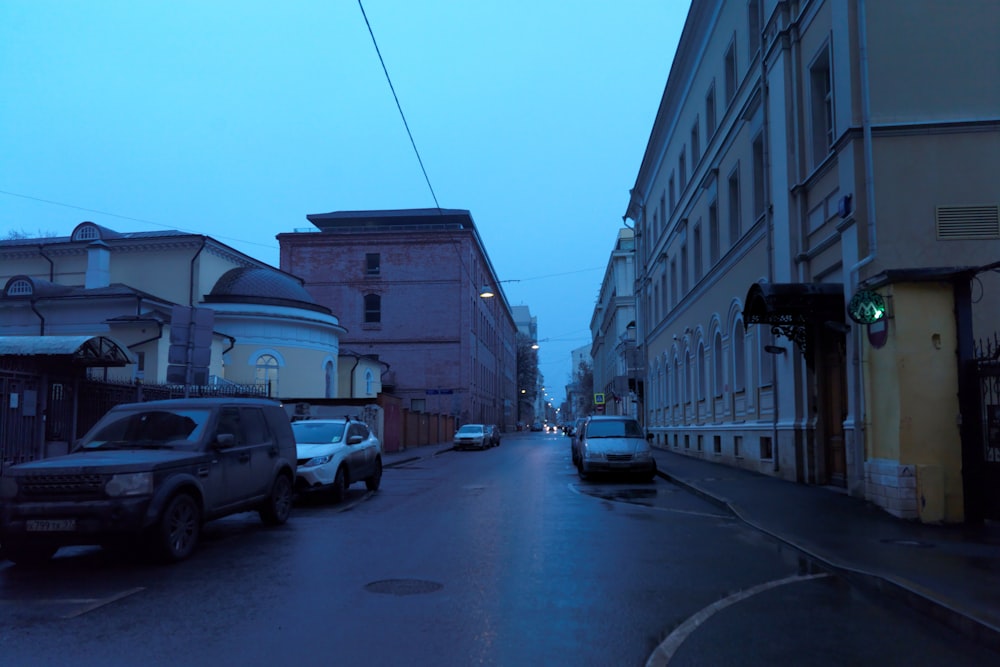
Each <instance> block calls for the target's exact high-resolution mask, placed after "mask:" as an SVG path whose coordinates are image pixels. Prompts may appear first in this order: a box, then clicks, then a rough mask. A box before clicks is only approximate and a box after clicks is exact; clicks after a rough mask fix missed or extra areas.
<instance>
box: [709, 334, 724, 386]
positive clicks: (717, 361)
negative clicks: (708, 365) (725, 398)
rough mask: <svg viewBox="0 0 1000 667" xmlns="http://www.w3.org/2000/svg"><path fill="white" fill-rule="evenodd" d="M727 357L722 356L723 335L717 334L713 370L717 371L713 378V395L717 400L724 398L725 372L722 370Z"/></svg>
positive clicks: (713, 343)
mask: <svg viewBox="0 0 1000 667" xmlns="http://www.w3.org/2000/svg"><path fill="white" fill-rule="evenodd" d="M724 362H725V357H723V356H722V333H721V332H719V331H716V332H715V340H713V341H712V369H713V370H714V371H715V372H714V374H713V376H712V394H713V396H715V397H716V398H719V397H721V396H722V387H723V378H724V375H723V372H722V368H723V365H724Z"/></svg>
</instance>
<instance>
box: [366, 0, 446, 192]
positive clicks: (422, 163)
mask: <svg viewBox="0 0 1000 667" xmlns="http://www.w3.org/2000/svg"><path fill="white" fill-rule="evenodd" d="M358 7H360V8H361V16H363V17H364V19H365V25H366V26H368V34H369V35H371V36H372V44H374V45H375V53H376V54H378V61H379V62H380V63H382V71H383V72H385V80H386V81H388V82H389V90H391V91H392V97H393V99H395V100H396V108H397V109H399V116H400V118H402V119H403V127H405V128H406V134H407V136H409V137H410V145H411V146H413V152H414V153H415V154H416V156H417V162H419V163H420V171H422V172H423V173H424V180H425V181H427V189H428V190H430V191H431V198H432V199H434V206H435V208H438V209H440V208H441V205H440V204H438V199H437V195H436V194H434V188H433V187H432V186H431V179H430V178H429V177H428V176H427V170H426V169H424V161H423V160H422V159H421V158H420V151H418V150H417V142H415V141H414V140H413V133H412V132H410V124H409V123H407V122H406V114H404V113H403V107H402V105H401V104H400V103H399V96H398V95H396V89H395V87H393V85H392V79H390V78H389V70H388V69H387V68H386V66H385V60H383V59H382V52H381V51H380V50H379V48H378V42H376V41H375V33H374V32H373V31H372V24H371V23H369V22H368V15H367V14H366V13H365V6H364V5H363V4H361V0H358Z"/></svg>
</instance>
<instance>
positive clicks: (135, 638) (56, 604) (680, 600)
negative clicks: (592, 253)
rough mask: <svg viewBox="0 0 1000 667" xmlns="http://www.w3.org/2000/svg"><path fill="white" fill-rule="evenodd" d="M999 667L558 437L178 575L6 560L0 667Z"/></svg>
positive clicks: (243, 523)
mask: <svg viewBox="0 0 1000 667" xmlns="http://www.w3.org/2000/svg"><path fill="white" fill-rule="evenodd" d="M647 662H648V664H670V665H725V664H734V665H736V664H738V665H774V664H781V665H785V664H810V665H844V664H851V665H880V666H882V667H884V666H885V665H896V664H907V665H913V664H948V665H983V664H997V662H998V656H997V655H996V654H995V653H992V652H989V651H987V650H986V649H983V648H981V647H978V646H975V645H973V644H971V643H970V642H969V641H968V640H966V639H965V638H963V637H961V636H960V635H957V634H955V633H953V632H951V631H950V630H948V629H947V628H944V627H943V626H940V625H938V624H937V623H935V622H933V621H930V620H928V619H925V618H923V617H921V616H919V615H917V614H916V613H914V612H912V611H910V610H909V609H907V608H903V607H900V606H898V605H895V604H894V603H891V602H889V601H887V600H883V599H878V598H873V597H871V596H869V595H867V594H865V593H862V592H860V591H858V590H855V589H853V588H852V587H851V586H849V585H848V584H847V583H846V582H844V581H842V580H840V579H838V578H837V577H834V576H831V575H830V574H829V573H826V572H824V571H822V570H820V569H818V568H816V567H815V566H814V565H813V564H812V563H810V562H809V561H808V560H806V559H804V558H803V557H801V556H800V555H799V554H798V553H796V552H794V551H793V550H790V549H788V548H787V547H783V546H781V545H779V544H777V543H775V542H773V541H771V540H770V539H769V538H766V537H764V536H762V535H761V534H759V533H757V532H756V531H754V530H752V529H750V528H748V527H746V526H745V525H743V524H741V523H740V522H739V521H737V520H735V519H733V518H732V517H730V516H727V515H726V514H724V513H722V512H721V511H720V510H719V509H717V508H715V507H714V506H712V505H709V504H708V503H706V502H704V501H702V500H701V499H699V498H697V497H694V496H692V495H691V494H689V493H687V492H685V491H683V490H682V489H680V488H678V487H675V486H672V485H670V484H669V483H667V482H665V481H663V480H662V479H658V480H657V481H655V482H654V483H652V484H648V483H632V482H629V481H619V480H598V481H587V482H582V481H581V480H579V478H578V477H577V475H576V473H575V471H574V469H573V468H572V466H571V464H570V460H569V441H568V440H567V439H566V438H565V437H563V436H560V435H552V434H541V433H531V434H527V433H526V434H516V435H508V436H506V437H505V438H504V442H503V445H502V446H501V447H499V448H495V449H490V450H486V451H482V452H478V451H467V452H466V451H463V452H445V453H442V454H440V455H438V456H435V457H433V458H427V459H423V460H420V461H416V462H412V463H408V464H405V465H402V466H399V467H394V468H389V469H387V470H386V471H385V474H384V476H383V485H382V488H381V489H380V490H379V491H378V492H377V493H374V494H370V493H367V492H366V491H365V490H364V486H363V485H356V486H354V487H352V488H351V491H350V494H349V497H348V499H347V501H346V502H345V503H344V504H342V505H338V506H333V505H329V504H327V503H325V502H322V501H320V500H315V499H313V500H308V501H304V502H300V503H299V504H298V505H297V507H296V508H295V512H294V513H293V517H292V519H291V521H290V522H289V523H288V524H287V525H286V526H282V527H279V528H277V529H270V528H266V527H264V526H263V525H261V523H260V522H259V520H258V519H257V517H256V515H255V514H242V515H238V516H235V517H230V518H227V519H223V520H220V521H217V522H214V523H212V524H209V525H208V526H207V528H206V533H205V541H204V542H203V544H202V545H201V548H200V549H199V550H198V551H197V552H196V553H195V555H194V556H193V557H192V558H191V559H189V560H188V561H185V562H183V563H179V564H177V565H173V566H156V565H150V564H146V563H143V562H141V561H134V560H132V559H130V558H128V557H127V556H122V555H115V554H109V553H106V552H103V551H101V550H99V549H94V548H75V549H66V550H63V551H62V552H60V554H59V555H58V556H57V558H56V559H54V560H53V561H52V562H51V563H49V564H48V565H47V566H45V567H42V568H38V569H24V568H19V567H15V566H13V565H10V564H4V565H0V664H3V665H5V666H7V665H10V666H19V665H30V666H32V667H34V666H47V665H74V666H75V665H80V666H84V665H102V666H108V665H148V666H153V665H172V666H177V665H188V666H201V665H212V666H218V665H223V664H226V665H230V664H231V665H290V664H303V665H366V666H367V665H408V666H409V665H435V666H441V665H615V666H617V665H643V664H647Z"/></svg>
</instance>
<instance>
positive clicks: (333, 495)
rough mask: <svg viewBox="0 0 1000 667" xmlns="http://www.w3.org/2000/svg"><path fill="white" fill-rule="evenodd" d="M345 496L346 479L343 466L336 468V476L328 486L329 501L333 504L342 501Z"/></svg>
mask: <svg viewBox="0 0 1000 667" xmlns="http://www.w3.org/2000/svg"><path fill="white" fill-rule="evenodd" d="M345 496H347V478H346V473H345V472H344V466H340V467H339V468H337V474H336V475H334V476H333V484H331V485H330V500H332V501H333V502H335V503H340V502H343V501H344V497H345Z"/></svg>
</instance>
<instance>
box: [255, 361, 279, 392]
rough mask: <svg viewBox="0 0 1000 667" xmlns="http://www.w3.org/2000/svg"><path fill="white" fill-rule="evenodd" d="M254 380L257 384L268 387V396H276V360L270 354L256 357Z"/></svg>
mask: <svg viewBox="0 0 1000 667" xmlns="http://www.w3.org/2000/svg"><path fill="white" fill-rule="evenodd" d="M255 366H256V368H255V373H254V380H255V381H256V382H257V384H266V385H268V387H269V389H268V395H269V396H278V395H279V393H278V360H277V359H276V358H275V357H274V355H271V354H262V355H260V356H259V357H257V363H256V364H255Z"/></svg>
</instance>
